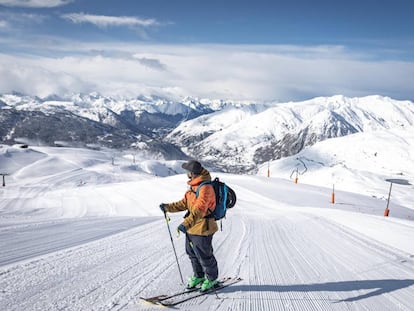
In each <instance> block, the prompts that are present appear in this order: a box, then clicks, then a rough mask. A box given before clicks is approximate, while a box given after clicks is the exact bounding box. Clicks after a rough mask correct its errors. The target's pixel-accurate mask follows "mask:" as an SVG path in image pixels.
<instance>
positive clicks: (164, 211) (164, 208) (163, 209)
mask: <svg viewBox="0 0 414 311" xmlns="http://www.w3.org/2000/svg"><path fill="white" fill-rule="evenodd" d="M160 210H161V211H162V212H163V213H164V214H165V213H166V212H167V205H166V204H164V203H161V204H160Z"/></svg>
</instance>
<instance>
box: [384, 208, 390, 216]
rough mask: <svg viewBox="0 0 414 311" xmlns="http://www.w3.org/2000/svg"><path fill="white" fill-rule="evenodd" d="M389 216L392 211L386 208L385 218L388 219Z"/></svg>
mask: <svg viewBox="0 0 414 311" xmlns="http://www.w3.org/2000/svg"><path fill="white" fill-rule="evenodd" d="M389 214H390V210H389V209H388V208H386V209H385V211H384V216H385V217H388V215H389Z"/></svg>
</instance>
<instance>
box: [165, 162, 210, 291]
mask: <svg viewBox="0 0 414 311" xmlns="http://www.w3.org/2000/svg"><path fill="white" fill-rule="evenodd" d="M182 168H184V169H185V170H186V171H187V176H188V178H189V180H188V181H187V184H188V185H189V189H188V190H187V192H186V193H185V195H184V198H183V199H182V200H180V201H177V202H174V203H162V204H161V205H160V209H161V210H162V211H163V212H164V213H166V212H171V213H175V212H181V211H185V210H187V213H186V215H185V216H184V221H183V222H182V224H180V225H179V226H178V228H177V231H181V232H183V233H185V235H186V240H185V250H186V253H187V254H188V256H189V258H190V260H191V265H192V267H193V272H194V275H193V276H192V277H191V278H190V279H189V281H188V284H187V288H194V287H196V286H197V285H199V284H201V289H200V290H201V291H207V290H209V289H210V288H212V287H214V286H216V285H217V284H218V281H217V277H218V267H217V261H216V258H215V257H214V254H213V246H212V241H213V235H214V233H215V232H216V231H217V230H218V227H217V223H216V221H215V220H214V218H211V217H210V218H209V217H206V216H208V215H209V214H210V213H211V210H214V208H215V204H216V198H215V193H214V189H213V187H212V186H211V185H210V184H208V185H205V186H203V187H201V188H200V191H199V195H198V197H196V191H197V187H198V185H199V184H200V183H201V182H203V181H210V180H211V176H210V172H209V171H208V170H207V169H205V168H203V167H202V166H201V164H200V162H198V161H195V160H191V161H188V162H186V163H184V164H183V165H182Z"/></svg>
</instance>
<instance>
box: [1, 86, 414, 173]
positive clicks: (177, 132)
mask: <svg viewBox="0 0 414 311" xmlns="http://www.w3.org/2000/svg"><path fill="white" fill-rule="evenodd" d="M34 120H37V121H36V122H34ZM0 121H1V123H2V126H1V127H0V140H1V142H3V143H7V144H12V143H14V142H16V141H23V142H24V141H25V140H27V141H28V142H30V143H36V141H37V143H39V144H46V145H52V146H53V145H55V144H56V142H62V141H64V142H65V141H66V143H67V144H68V145H75V146H82V145H83V146H88V145H94V146H100V145H101V146H104V147H109V148H115V149H128V148H130V149H144V150H146V151H147V152H148V154H153V156H155V158H165V159H170V160H171V159H187V158H190V157H191V158H197V159H199V160H200V161H203V162H205V163H207V164H208V165H209V166H211V167H214V168H216V169H218V170H222V171H226V172H233V173H234V172H235V173H238V172H255V171H257V167H258V166H259V165H260V164H262V163H265V162H267V161H270V160H276V159H280V158H282V157H286V156H291V155H294V154H296V153H298V152H300V151H301V150H303V149H304V148H306V147H308V146H312V145H313V144H315V143H316V142H319V141H323V140H326V139H330V138H335V137H342V136H347V135H350V134H354V133H358V132H370V131H375V130H382V129H392V128H404V127H406V126H413V125H414V103H413V102H411V101H399V100H394V99H391V98H389V97H383V96H379V95H372V96H366V97H354V98H348V97H345V96H343V95H335V96H331V97H316V98H313V99H309V100H306V101H302V102H287V103H278V102H266V103H255V102H248V101H226V100H209V99H197V98H189V97H186V98H183V99H182V100H181V101H177V100H171V99H167V98H162V97H157V96H154V97H146V96H139V97H136V98H130V99H128V98H112V97H104V96H101V95H99V94H98V93H91V94H73V95H71V96H58V95H53V96H49V97H47V98H43V99H42V98H38V97H31V96H27V95H23V94H17V93H13V94H3V95H0Z"/></svg>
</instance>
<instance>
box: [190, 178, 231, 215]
mask: <svg viewBox="0 0 414 311" xmlns="http://www.w3.org/2000/svg"><path fill="white" fill-rule="evenodd" d="M207 184H210V185H212V186H213V189H214V192H215V194H216V208H215V209H214V211H212V213H211V214H210V215H208V216H206V218H213V217H214V219H215V220H220V219H222V218H224V217H225V216H226V212H227V209H229V208H232V207H233V206H234V205H235V204H236V193H235V192H234V190H233V189H231V188H230V187H229V186H227V185H226V184H225V183H224V182H221V181H220V180H219V179H218V177H216V178H215V179H214V180H212V181H203V182H202V183H201V184H200V185H199V186H198V188H197V191H196V197H197V198H198V193H199V192H200V188H201V187H202V186H204V185H207ZM210 212H211V211H210Z"/></svg>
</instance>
